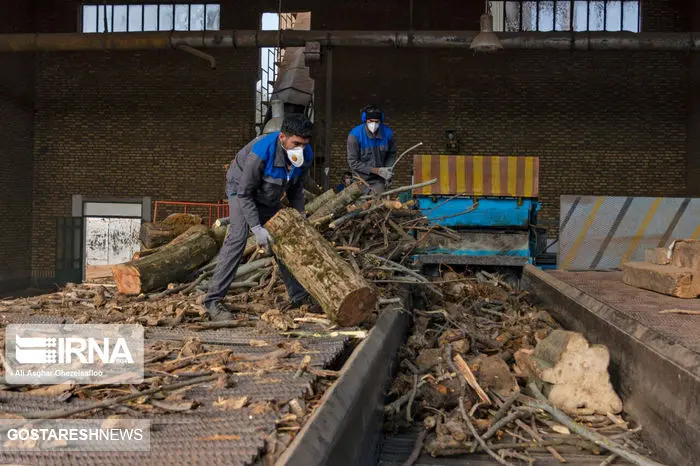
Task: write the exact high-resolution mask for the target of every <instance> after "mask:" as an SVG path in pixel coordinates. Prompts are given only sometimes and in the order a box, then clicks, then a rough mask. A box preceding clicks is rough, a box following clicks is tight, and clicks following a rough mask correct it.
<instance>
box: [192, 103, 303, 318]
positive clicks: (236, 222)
mask: <svg viewBox="0 0 700 466" xmlns="http://www.w3.org/2000/svg"><path fill="white" fill-rule="evenodd" d="M311 130H312V124H311V122H310V121H309V119H308V118H307V117H305V116H304V115H300V114H291V115H288V116H286V117H285V118H284V121H283V122H282V130H281V131H276V132H273V133H270V134H266V135H263V136H260V137H257V138H255V139H253V140H252V141H251V142H249V143H248V144H247V145H246V146H245V147H244V148H243V149H241V150H240V151H239V152H238V154H236V158H235V159H234V160H233V162H231V165H230V167H229V169H228V172H227V173H226V195H227V196H228V202H229V210H230V217H231V226H230V227H229V233H228V236H226V240H225V241H224V244H223V246H222V247H221V251H220V252H219V262H218V264H217V265H216V270H215V271H214V275H213V276H212V278H211V282H210V284H209V292H208V294H207V297H206V299H205V301H204V307H205V308H206V310H207V312H208V313H209V316H210V317H211V319H212V320H230V319H234V318H235V315H234V314H233V313H232V312H231V311H230V310H229V309H227V308H226V306H225V305H224V303H223V302H222V300H223V298H224V297H225V296H226V294H227V293H228V289H229V287H230V286H231V283H232V282H233V280H234V278H235V276H236V271H237V270H238V265H239V264H240V262H241V258H242V257H243V252H244V251H245V247H246V242H247V240H248V228H250V230H251V231H252V232H253V234H254V235H255V240H256V241H257V243H258V246H260V247H262V248H265V249H268V250H269V247H270V244H272V238H271V237H270V234H269V233H268V231H267V230H266V229H265V227H264V226H263V225H264V224H265V222H267V221H268V220H269V219H270V218H272V217H273V216H274V215H275V214H276V213H277V211H278V210H279V209H280V208H281V200H282V197H283V195H284V194H285V193H286V194H287V199H288V200H289V204H290V206H291V207H292V208H294V209H296V210H298V211H299V212H301V213H302V214H303V213H304V181H305V180H306V178H307V176H308V173H309V169H310V167H311V160H312V159H313V153H312V151H311V147H310V146H309V140H310V138H311ZM277 265H278V267H279V270H280V273H281V275H282V280H283V281H284V284H285V286H286V287H287V293H288V295H289V299H290V301H291V305H292V307H299V306H301V305H302V304H305V303H309V302H310V297H309V294H308V293H307V292H306V290H304V288H303V287H302V286H301V285H300V284H299V282H297V281H296V279H295V278H294V277H293V276H292V274H291V273H290V272H289V270H287V268H286V267H285V266H284V265H283V264H282V263H280V262H279V260H278V261H277Z"/></svg>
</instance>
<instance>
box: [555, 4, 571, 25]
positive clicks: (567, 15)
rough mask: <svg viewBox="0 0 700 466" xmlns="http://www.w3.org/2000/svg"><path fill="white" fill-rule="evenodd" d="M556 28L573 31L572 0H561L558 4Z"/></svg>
mask: <svg viewBox="0 0 700 466" xmlns="http://www.w3.org/2000/svg"><path fill="white" fill-rule="evenodd" d="M556 10H557V16H556V27H555V28H554V29H556V30H557V31H571V2H570V1H568V0H559V1H557V5H556Z"/></svg>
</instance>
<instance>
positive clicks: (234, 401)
mask: <svg viewBox="0 0 700 466" xmlns="http://www.w3.org/2000/svg"><path fill="white" fill-rule="evenodd" d="M247 404H248V397H247V396H239V397H235V398H222V397H219V398H218V399H217V400H216V401H215V402H214V407H215V408H216V409H219V410H221V411H235V410H238V409H242V408H244V407H245V406H246V405H247Z"/></svg>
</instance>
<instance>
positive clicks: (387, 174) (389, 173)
mask: <svg viewBox="0 0 700 466" xmlns="http://www.w3.org/2000/svg"><path fill="white" fill-rule="evenodd" d="M376 174H377V175H379V176H381V177H382V178H384V179H385V180H391V179H392V178H393V177H394V169H393V168H391V167H381V168H377V169H376Z"/></svg>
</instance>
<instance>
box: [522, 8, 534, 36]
mask: <svg viewBox="0 0 700 466" xmlns="http://www.w3.org/2000/svg"><path fill="white" fill-rule="evenodd" d="M536 30H537V2H523V31H536Z"/></svg>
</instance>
